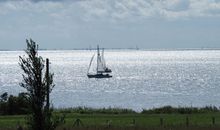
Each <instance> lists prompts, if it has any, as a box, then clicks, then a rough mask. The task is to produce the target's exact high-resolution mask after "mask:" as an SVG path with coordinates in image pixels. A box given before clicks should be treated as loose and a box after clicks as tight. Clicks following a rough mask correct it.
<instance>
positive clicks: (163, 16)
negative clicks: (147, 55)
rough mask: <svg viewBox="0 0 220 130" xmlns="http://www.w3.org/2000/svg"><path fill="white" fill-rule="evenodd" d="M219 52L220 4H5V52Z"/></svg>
mask: <svg viewBox="0 0 220 130" xmlns="http://www.w3.org/2000/svg"><path fill="white" fill-rule="evenodd" d="M27 38H32V39H33V40H34V41H36V42H37V43H38V44H40V48H42V49H73V48H88V47H89V46H91V47H95V46H96V45H97V44H100V46H102V47H106V48H128V47H136V46H138V47H139V48H146V49H155V48H156V49H164V48H165V49H167V48H220V0H0V50H5V49H9V50H15V49H24V48H25V46H26V44H25V39H27Z"/></svg>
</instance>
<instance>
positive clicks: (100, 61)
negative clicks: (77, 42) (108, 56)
mask: <svg viewBox="0 0 220 130" xmlns="http://www.w3.org/2000/svg"><path fill="white" fill-rule="evenodd" d="M94 57H95V54H94V55H93V56H92V58H91V60H90V63H89V68H88V72H87V76H88V78H111V77H112V76H111V75H109V74H108V73H111V72H112V71H111V69H109V68H108V67H106V62H105V59H104V49H103V51H102V55H100V51H99V46H98V47H97V67H96V73H95V74H91V73H90V72H89V70H90V68H91V65H92V62H93V59H94Z"/></svg>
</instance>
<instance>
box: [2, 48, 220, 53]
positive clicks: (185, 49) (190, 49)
mask: <svg viewBox="0 0 220 130" xmlns="http://www.w3.org/2000/svg"><path fill="white" fill-rule="evenodd" d="M104 49H105V50H137V51H138V50H139V51H212V50H216V51H218V50H220V48H159V49H156V48H149V49H147V48H104ZM74 50H77V51H86V50H88V51H90V50H91V51H92V50H97V49H96V48H73V49H39V51H74ZM3 51H24V50H22V49H18V50H9V49H1V50H0V52H3Z"/></svg>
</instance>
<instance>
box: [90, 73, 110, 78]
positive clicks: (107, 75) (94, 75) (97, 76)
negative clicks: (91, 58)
mask: <svg viewBox="0 0 220 130" xmlns="http://www.w3.org/2000/svg"><path fill="white" fill-rule="evenodd" d="M87 76H88V78H111V77H112V76H111V75H109V74H87Z"/></svg>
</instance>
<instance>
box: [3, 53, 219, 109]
mask: <svg viewBox="0 0 220 130" xmlns="http://www.w3.org/2000/svg"><path fill="white" fill-rule="evenodd" d="M39 53H40V55H41V56H43V58H49V59H50V62H51V64H50V67H51V69H50V71H52V72H54V74H55V75H54V82H55V84H56V86H55V88H54V89H53V91H52V94H51V101H52V103H53V105H54V106H55V107H62V108H63V107H77V106H86V107H95V108H100V107H101V108H102V107H120V108H131V109H134V110H137V111H140V110H142V108H152V107H159V106H164V105H172V106H198V107H201V106H205V105H216V106H219V104H220V51H219V50H186V51H180V50H178V51H145V50H106V51H105V59H106V62H107V65H108V67H109V68H111V69H112V71H113V73H112V75H113V78H110V79H88V78H87V76H86V74H87V70H88V64H89V62H90V59H91V57H92V55H93V54H94V53H95V51H88V50H71V51H40V52H39ZM22 55H24V52H22V51H0V94H1V93H3V92H8V93H9V94H15V95H16V94H18V93H19V92H22V91H24V89H23V88H21V87H20V86H19V83H20V82H21V81H22V73H23V72H22V70H21V69H20V67H19V65H18V62H19V56H22ZM94 61H95V59H94ZM94 69H95V63H94V64H93V65H92V70H90V71H94Z"/></svg>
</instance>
